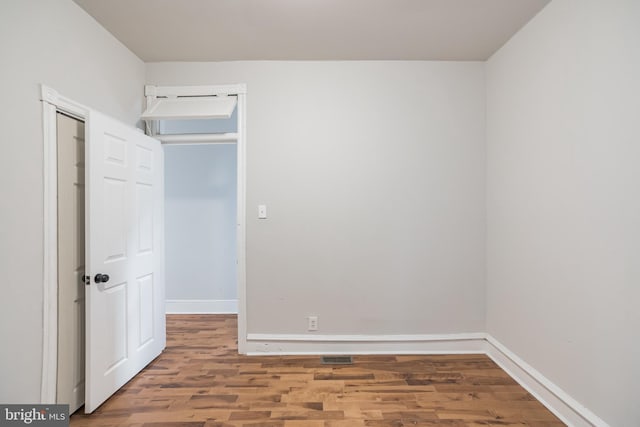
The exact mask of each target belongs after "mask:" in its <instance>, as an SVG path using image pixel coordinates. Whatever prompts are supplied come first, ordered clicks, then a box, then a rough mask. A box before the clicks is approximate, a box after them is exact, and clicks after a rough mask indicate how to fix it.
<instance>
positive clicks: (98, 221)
mask: <svg viewBox="0 0 640 427" xmlns="http://www.w3.org/2000/svg"><path fill="white" fill-rule="evenodd" d="M85 158H86V163H87V167H86V168H85V170H86V180H85V182H86V183H87V188H86V191H87V193H86V271H87V273H86V274H87V277H86V279H85V280H86V282H85V283H86V377H85V378H86V384H85V386H86V389H85V390H86V394H85V412H86V413H91V412H93V411H94V410H95V409H96V408H97V407H98V406H100V405H101V404H102V403H103V402H104V401H105V400H106V399H107V398H109V396H111V395H112V394H113V393H114V392H116V391H117V390H118V389H119V388H120V387H122V386H123V385H124V384H125V383H126V382H127V381H129V380H130V379H131V378H132V377H133V376H135V375H136V374H137V373H138V372H139V371H140V370H141V369H142V368H144V367H145V366H146V365H147V364H148V363H149V362H151V361H152V360H153V359H154V358H156V357H157V356H158V355H159V354H160V353H161V352H162V350H163V349H164V347H165V344H166V336H165V313H164V311H165V310H164V272H163V262H162V260H163V254H164V247H163V246H164V243H163V234H162V232H163V153H162V148H161V146H160V143H159V142H158V141H156V140H154V139H152V138H150V137H148V136H146V135H144V134H142V133H140V132H139V131H137V130H136V129H134V128H131V127H129V126H126V125H124V124H122V123H120V122H118V121H116V120H114V119H111V118H109V117H107V116H104V115H102V114H99V113H96V112H93V111H91V112H90V113H89V116H88V118H87V123H86V157H85Z"/></svg>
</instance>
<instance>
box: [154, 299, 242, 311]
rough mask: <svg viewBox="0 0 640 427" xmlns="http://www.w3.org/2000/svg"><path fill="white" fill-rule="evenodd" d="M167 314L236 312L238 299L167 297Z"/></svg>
mask: <svg viewBox="0 0 640 427" xmlns="http://www.w3.org/2000/svg"><path fill="white" fill-rule="evenodd" d="M165 312H166V313H167V314H237V313H238V300H235V299H229V300H222V299H208V300H202V299H197V300H196V299H169V300H167V301H166V309H165Z"/></svg>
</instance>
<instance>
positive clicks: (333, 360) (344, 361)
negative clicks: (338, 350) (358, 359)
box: [320, 356, 353, 365]
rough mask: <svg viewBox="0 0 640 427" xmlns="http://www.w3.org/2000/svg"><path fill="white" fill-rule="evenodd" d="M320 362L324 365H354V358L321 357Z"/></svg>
mask: <svg viewBox="0 0 640 427" xmlns="http://www.w3.org/2000/svg"><path fill="white" fill-rule="evenodd" d="M320 362H321V363H322V364H323V365H352V364H353V357H351V356H321V357H320Z"/></svg>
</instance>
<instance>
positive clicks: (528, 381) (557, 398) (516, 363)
mask: <svg viewBox="0 0 640 427" xmlns="http://www.w3.org/2000/svg"><path fill="white" fill-rule="evenodd" d="M485 353H486V354H487V356H489V357H490V358H491V359H492V360H493V361H494V362H496V364H498V366H500V367H501V368H502V369H503V370H504V371H505V372H506V373H507V374H509V375H510V376H511V377H512V378H513V379H514V380H516V381H517V382H518V383H519V384H520V385H521V386H522V387H524V388H525V389H526V390H527V391H528V392H529V393H531V394H532V395H533V396H534V397H535V398H536V399H538V400H539V401H540V403H542V404H543V405H544V406H546V407H547V409H549V410H550V411H551V412H553V413H554V414H555V415H556V416H557V417H558V418H560V419H561V420H562V422H564V423H565V424H567V425H569V426H571V427H610V426H609V425H608V424H607V423H606V422H604V421H603V420H602V419H601V418H599V417H598V416H597V415H595V414H594V413H593V412H591V411H590V410H588V409H587V408H585V407H584V406H583V405H581V404H580V403H579V402H578V401H576V400H575V399H574V398H572V397H571V396H570V395H569V394H568V393H566V392H565V391H564V390H562V389H561V388H560V387H558V386H557V385H556V384H554V383H553V382H551V381H550V380H549V379H548V378H546V377H545V376H544V375H542V374H541V373H540V372H538V371H537V370H536V369H534V368H533V367H532V366H531V365H529V364H528V363H527V362H525V361H524V360H522V359H521V358H520V357H518V356H517V355H516V354H514V353H513V352H512V351H510V350H509V349H508V348H506V347H505V346H504V345H502V344H501V343H500V342H499V341H498V340H496V339H495V338H493V337H492V336H491V335H489V334H487V335H486V351H485Z"/></svg>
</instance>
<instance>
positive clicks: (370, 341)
mask: <svg viewBox="0 0 640 427" xmlns="http://www.w3.org/2000/svg"><path fill="white" fill-rule="evenodd" d="M484 347H485V341H484V334H483V333H470V334H443V335H314V334H304V335H287V334H248V335H247V354H249V355H256V354H262V355H264V354H269V355H293V354H296V355H301V354H307V355H320V354H464V353H475V354H478V353H484Z"/></svg>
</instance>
